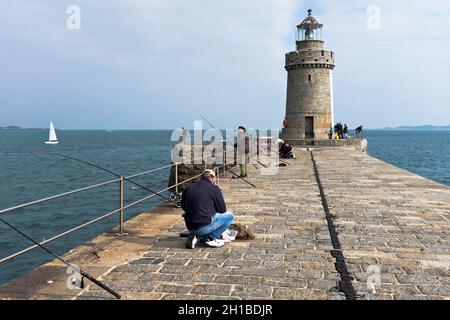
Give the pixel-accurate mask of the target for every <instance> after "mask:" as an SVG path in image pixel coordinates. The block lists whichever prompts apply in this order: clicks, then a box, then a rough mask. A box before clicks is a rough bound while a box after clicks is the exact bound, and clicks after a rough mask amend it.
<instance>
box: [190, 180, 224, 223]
mask: <svg viewBox="0 0 450 320" xmlns="http://www.w3.org/2000/svg"><path fill="white" fill-rule="evenodd" d="M181 207H182V208H183V210H184V212H185V217H184V220H185V221H186V226H187V228H188V229H189V230H197V229H200V228H201V227H204V226H207V225H208V224H210V223H211V218H212V217H214V216H215V215H216V213H225V212H227V207H226V205H225V200H224V199H223V195H222V191H220V188H219V187H218V186H216V185H214V184H213V183H212V182H211V181H210V180H209V179H207V178H203V179H202V180H201V181H199V182H197V183H195V184H193V185H191V186H190V187H189V188H187V189H186V190H184V192H183V196H182V198H181Z"/></svg>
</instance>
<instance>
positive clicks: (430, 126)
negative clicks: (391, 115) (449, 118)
mask: <svg viewBox="0 0 450 320" xmlns="http://www.w3.org/2000/svg"><path fill="white" fill-rule="evenodd" d="M383 130H450V125H449V126H432V125H423V126H400V127H396V128H390V127H386V128H383Z"/></svg>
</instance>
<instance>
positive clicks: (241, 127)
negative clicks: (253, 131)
mask: <svg viewBox="0 0 450 320" xmlns="http://www.w3.org/2000/svg"><path fill="white" fill-rule="evenodd" d="M239 129H242V130H244V131H247V129H245V128H244V127H243V126H239V128H238V130H239Z"/></svg>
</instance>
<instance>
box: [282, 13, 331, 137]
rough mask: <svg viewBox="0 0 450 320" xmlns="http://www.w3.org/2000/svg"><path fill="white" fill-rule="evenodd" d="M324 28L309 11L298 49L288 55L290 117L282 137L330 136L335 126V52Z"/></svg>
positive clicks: (300, 28) (299, 32) (285, 122)
mask: <svg viewBox="0 0 450 320" xmlns="http://www.w3.org/2000/svg"><path fill="white" fill-rule="evenodd" d="M322 27H323V25H322V24H320V23H319V22H318V21H317V20H316V19H315V18H314V17H313V16H312V10H308V16H307V17H306V18H305V20H303V22H302V23H300V24H299V25H298V26H297V41H296V43H297V50H296V51H293V52H289V53H287V54H286V70H287V72H288V84H287V101H286V119H285V121H284V128H283V131H282V134H281V138H282V139H284V140H287V141H291V143H295V140H302V139H315V140H321V139H328V132H329V130H330V128H331V127H333V126H334V125H333V123H334V118H333V76H332V72H333V69H334V52H332V51H326V50H324V42H323V40H322Z"/></svg>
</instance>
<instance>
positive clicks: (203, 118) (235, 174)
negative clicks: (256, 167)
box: [197, 112, 259, 188]
mask: <svg viewBox="0 0 450 320" xmlns="http://www.w3.org/2000/svg"><path fill="white" fill-rule="evenodd" d="M197 114H198V116H199V117H200V118H202V120H204V121H205V122H206V123H207V124H209V125H210V126H211V128H213V129H216V130H217V131H219V132H221V131H220V130H219V129H217V128H216V127H215V126H214V125H213V124H212V123H211V122H209V121H208V120H207V119H206V118H205V117H204V116H202V115H201V113H199V112H197ZM224 141H225V142H226V143H228V141H227V140H224ZM257 162H258V161H257ZM258 163H259V162H258ZM228 171H230V172H231V173H232V174H233V175H234V176H235V177H238V178H240V179H242V180H244V181H245V182H247V183H248V184H249V185H251V186H252V187H253V188H256V186H255V185H254V184H253V183H251V182H250V181H248V180H247V179H245V178H244V177H241V176H240V175H238V174H237V173H235V172H233V171H232V170H231V169H228Z"/></svg>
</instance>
